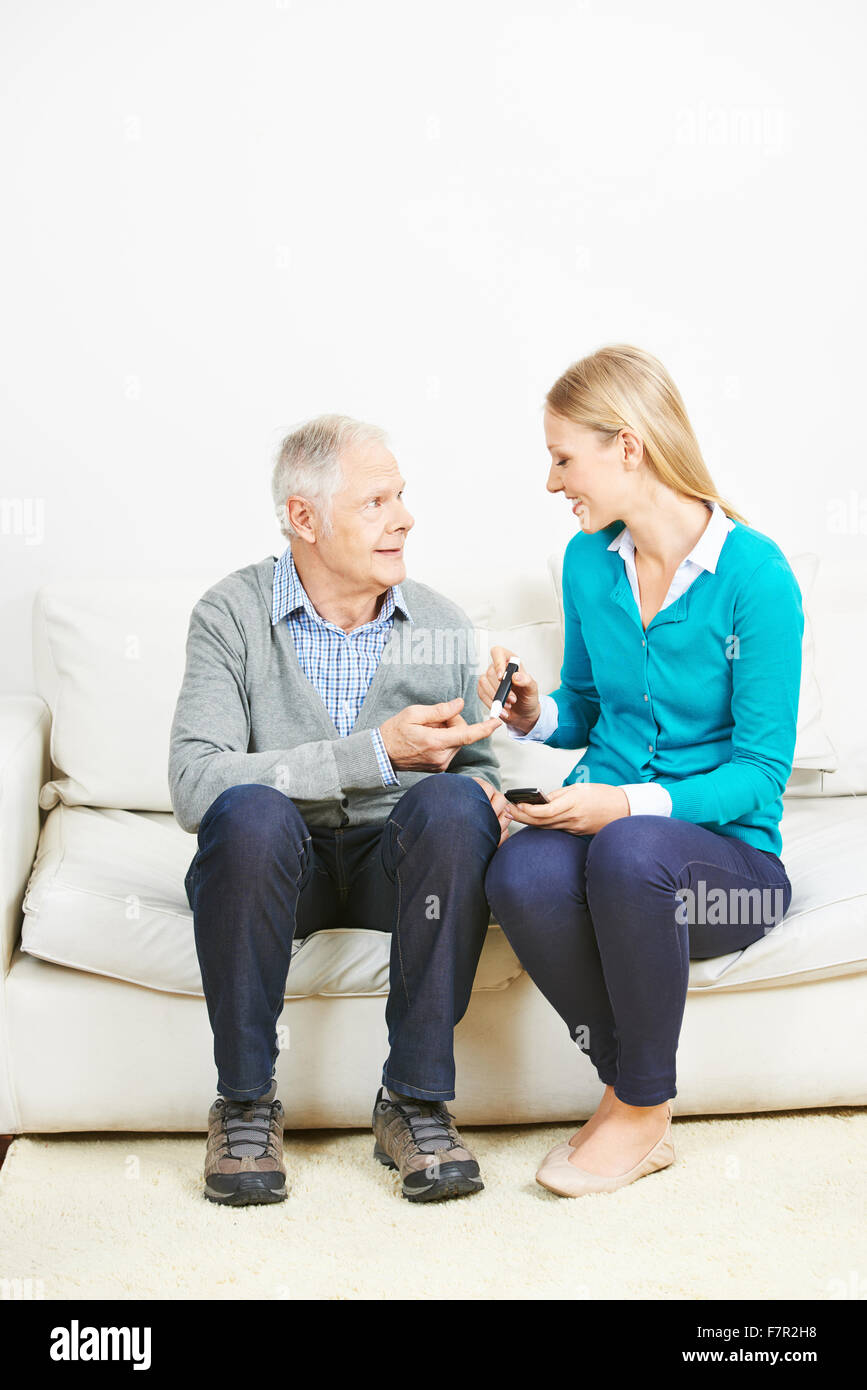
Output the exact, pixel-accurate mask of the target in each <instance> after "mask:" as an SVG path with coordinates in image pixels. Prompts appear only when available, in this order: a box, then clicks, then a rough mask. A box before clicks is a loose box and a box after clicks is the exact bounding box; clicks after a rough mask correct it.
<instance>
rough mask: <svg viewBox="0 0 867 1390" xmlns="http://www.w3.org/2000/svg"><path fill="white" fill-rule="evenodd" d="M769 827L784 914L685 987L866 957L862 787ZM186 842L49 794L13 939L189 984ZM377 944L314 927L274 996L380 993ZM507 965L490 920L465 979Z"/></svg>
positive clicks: (189, 990)
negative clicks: (786, 901) (787, 888)
mask: <svg viewBox="0 0 867 1390" xmlns="http://www.w3.org/2000/svg"><path fill="white" fill-rule="evenodd" d="M521 654H523V653H521ZM781 829H782V836H783V854H782V858H783V862H784V863H785V865H786V868H787V870H788V873H789V877H790V878H791V881H792V888H793V897H792V903H791V905H790V908H789V912H788V914H787V916H786V918H785V919H784V921H783V922H781V923H780V925H779V926H777V927H775V928H774V929H773V931H771V932H769V933H768V935H767V936H766V937H763V938H762V939H761V940H760V941H757V942H755V943H754V944H753V945H752V946H749V947H747V949H746V950H744V951H737V952H733V953H730V954H728V955H725V956H718V957H715V958H713V959H710V960H697V961H693V962H692V963H691V966H690V988H691V989H694V990H728V989H734V990H737V989H750V988H758V987H761V986H769V985H770V986H773V985H785V984H788V983H790V982H793V981H803V980H810V979H820V978H822V977H824V976H829V975H846V974H854V973H859V972H862V971H864V970H865V969H867V856H865V855H864V853H863V846H864V843H865V838H867V798H865V797H838V798H810V799H802V800H799V801H793V802H791V803H788V804H787V806H786V811H785V814H784V816H783V821H782V827H781ZM514 833H518V834H524V833H525V832H524V831H523V830H520V831H516V832H514ZM195 849H196V840H195V837H194V836H192V835H188V834H186V832H185V831H183V830H181V829H180V827H179V826H178V824H177V822H176V821H175V820H174V817H173V816H171V815H166V814H161V813H157V812H130V811H115V810H94V809H90V808H88V807H67V806H63V805H59V806H57V807H56V808H55V809H54V810H53V811H52V812H51V813H50V815H49V816H48V817H47V819H46V822H45V825H44V827H43V830H42V835H41V838H40V843H39V850H38V853H37V858H36V862H35V865H34V868H33V873H32V875H31V878H30V883H29V885H28V888H27V893H26V896H25V900H24V910H25V918H24V928H23V932H22V943H21V944H22V949H23V950H25V951H27V952H29V953H30V954H32V955H34V956H39V957H42V958H44V959H45V960H50V961H54V962H56V963H57V964H60V965H66V966H71V967H72V968H73V969H77V970H85V971H88V972H92V973H95V974H101V975H110V976H114V977H115V978H117V979H121V980H128V981H131V982H132V983H134V984H140V985H144V986H146V987H148V988H151V989H158V990H165V991H168V992H170V993H177V994H199V995H200V994H201V993H202V985H201V977H200V974H199V966H198V960H197V957H196V950H195V941H194V936H193V922H192V913H191V912H190V910H189V907H188V904H187V900H186V894H185V892H184V887H183V881H184V875H185V874H186V871H187V868H188V866H189V863H190V860H191V859H192V856H193V854H194V853H195ZM389 947H390V937H389V935H388V933H386V932H376V931H355V930H351V929H349V930H342V931H341V930H336V931H324V932H317V933H316V934H314V935H313V936H311V937H308V938H307V939H306V941H304V942H302V943H300V944H299V945H298V947H297V948H296V952H295V955H294V957H293V962H292V968H291V970H290V972H289V976H288V980H287V987H286V996H287V998H293V997H300V996H306V995H314V994H352V995H357V994H368V995H369V994H385V993H386V992H387V990H388V959H389ZM520 974H521V967H520V965H519V963H518V961H517V959H516V958H515V956H514V954H513V952H512V950H511V948H510V946H509V944H508V942H507V941H506V939H505V936H504V934H503V933H502V932H501V931H500V930H499V929H497V928H496V927H492V928H491V929H490V930H489V932H488V937H487V941H486V944H485V948H484V950H483V952H482V959H481V963H480V966H479V972H478V975H477V977H476V985H475V988H476V989H482V990H492V989H493V990H499V989H505V988H506V987H507V986H508V985H509V984H511V982H512V981H513V980H515V979H517V977H518V976H519V975H520Z"/></svg>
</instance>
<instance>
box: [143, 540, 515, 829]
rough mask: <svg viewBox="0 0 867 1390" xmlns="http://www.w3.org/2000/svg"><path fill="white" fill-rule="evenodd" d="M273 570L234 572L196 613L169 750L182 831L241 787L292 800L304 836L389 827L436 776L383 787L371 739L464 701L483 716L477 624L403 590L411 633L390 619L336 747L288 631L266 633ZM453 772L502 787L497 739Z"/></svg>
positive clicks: (465, 712)
mask: <svg viewBox="0 0 867 1390" xmlns="http://www.w3.org/2000/svg"><path fill="white" fill-rule="evenodd" d="M274 564H275V560H274V556H273V555H269V556H267V557H266V558H265V559H264V560H260V561H259V563H258V564H255V565H247V566H246V567H245V568H244V569H240V570H235V571H234V573H232V574H229V575H227V576H226V578H225V579H221V580H220V582H219V583H218V584H215V585H214V586H213V587H212V588H210V589H208V591H207V593H205V594H203V596H202V597H201V598H200V599H199V601H198V603H197V604H196V605H195V607H194V608H193V612H192V615H191V617H190V627H189V634H188V636H187V657H186V669H185V671H184V678H183V682H182V684H181V690H180V694H179V696H178V701H177V705H176V708H175V715H174V719H173V721H172V730H171V738H170V748H169V789H170V792H171V798H172V807H173V809H174V813H175V816H176V817H177V819H178V821H179V823H180V824H181V826H182V827H183V829H184V830H188V831H193V832H194V831H196V830H198V828H199V823H200V821H201V819H202V817H203V816H204V814H205V811H206V810H207V809H208V807H209V806H210V805H211V802H212V801H214V800H215V799H216V798H217V797H218V796H219V795H220V793H221V792H223V791H225V790H226V788H227V787H232V786H235V785H237V784H239V783H246V782H261V783H264V784H266V785H268V786H273V787H277V788H278V789H279V790H280V791H283V792H285V793H286V795H287V796H290V797H291V798H292V800H293V801H294V802H295V804H296V806H297V807H298V810H299V811H300V812H301V815H302V816H303V817H304V820H305V821H306V822H307V824H308V825H317V826H347V825H363V824H365V823H371V822H379V821H385V820H386V819H387V817H388V815H389V813H390V811H391V810H392V808H393V807H394V806H395V805H396V803H397V802H398V801H399V800H400V798H401V796H402V795H403V793H404V792H405V791H407V790H408V788H409V787H411V786H414V785H415V783H416V782H418V781H420V780H421V779H422V778H423V777H429V776H430V775H431V774H430V773H427V772H415V771H407V770H406V769H400V768H396V769H395V773H396V775H397V777H398V778H399V779H400V786H399V787H385V786H383V783H382V777H381V775H380V771H379V765H378V763H377V761H376V752H375V749H374V746H373V739H372V738H371V737H370V730H371V729H373V728H376V727H378V726H379V725H380V724H382V723H383V721H384V720H386V719H389V718H390V717H391V716H392V715H393V714H397V713H398V712H399V711H400V710H402V709H403V708H404V707H405V706H406V705H413V704H424V705H431V704H435V703H437V702H438V701H440V700H453V699H455V698H456V697H457V696H458V695H461V696H463V699H464V707H463V709H462V710H461V715H462V717H463V718H464V719H466V721H467V723H468V724H475V723H476V722H478V721H480V720H482V719H483V718H484V717H485V716H486V714H487V710H485V709H484V708H483V706H482V704H481V701H480V700H479V697H478V695H477V693H476V680H477V675H478V671H477V667H476V663H475V660H474V656H475V644H474V639H473V628H472V624H471V623H470V621H469V619H468V618H467V616H466V614H465V613H463V612H462V610H461V609H460V608H459V607H458V606H457V604H455V603H452V602H451V600H450V599H447V598H444V597H443V596H442V595H441V594H438V593H436V592H435V590H433V589H429V588H428V587H427V585H425V584H418V583H416V582H415V581H414V580H411V579H407V580H404V581H403V582H402V583H401V590H402V592H403V594H404V596H405V598H406V601H407V605H408V607H409V611H410V613H411V615H412V623H411V624H410V623H409V622H408V620H407V619H406V618H405V616H404V615H403V614H402V613H400V612H399V611H395V615H394V627H393V629H392V633H391V636H390V638H389V640H388V643H387V644H386V647H385V650H384V652H383V655H382V658H381V660H380V663H379V665H378V667H377V669H376V671H375V673H374V676H373V680H372V681H371V683H370V689H369V690H368V692H367V695H366V697H365V700H364V704H363V705H362V707H361V710H360V712H359V715H358V719H357V721H356V723H355V727H354V728H353V731H352V733H351V734H349V735H348V737H346V738H341V737H340V735H339V734H338V732H337V729H336V728H335V727H334V724H333V723H332V721H331V718H330V716H329V714H328V711H327V709H326V708H325V705H324V704H323V702H322V700H321V698H320V696H319V694H318V692H317V691H316V690H315V689H314V688H313V686H312V685H311V684H310V682H309V681H308V680H307V678H306V676H305V675H304V673H303V672H302V670H301V667H300V666H299V664H298V657H297V655H296V652H295V644H294V642H293V640H292V634H291V632H290V630H289V627H288V624H287V623H286V622H285V620H282V621H281V622H279V623H277V624H272V622H271V607H272V597H273V587H274ZM448 770H449V772H456V773H464V774H466V775H469V776H472V777H485V778H487V780H488V781H489V782H492V783H493V785H494V786H495V787H499V785H500V779H499V771H498V766H497V760H496V755H495V754H494V752H493V750H492V748H491V740H490V738H486V739H482V740H481V741H480V742H478V743H474V744H470V745H468V746H467V747H466V748H460V749H458V752H457V753H456V754H455V757H454V758H453V760H452V762H451V763H450V765H449V769H448Z"/></svg>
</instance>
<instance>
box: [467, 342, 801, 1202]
mask: <svg viewBox="0 0 867 1390" xmlns="http://www.w3.org/2000/svg"><path fill="white" fill-rule="evenodd" d="M545 440H546V444H547V446H548V449H549V451H550V454H551V466H550V472H549V475H548V484H547V486H548V491H549V492H553V493H562V494H563V496H564V498H565V500H566V502H567V504H568V505H569V506H571V508H572V510H573V512H574V513H575V515H576V516H577V517H578V519H579V522H580V525H581V530H580V532H579V533H578V534H577V535H576V536H574V537H573V539H572V541H571V542H570V543H569V545H568V547H567V550H566V555H565V560H564V565H563V606H564V613H565V627H566V632H565V651H564V659H563V668H562V673H561V684H560V687H559V689H558V690H555V691H554V692H553V694H552V695H544V696H543V695H540V693H539V689H538V686H537V684H536V681H535V680H534V679H533V677H532V673H530V672H527V671H524V670H521V671H519V673H518V674H517V675H516V676H515V678H514V683H513V687H512V694H511V695H510V696H509V698H508V700H507V701H506V707H505V709H504V711H503V714H502V716H501V717H502V719H503V720H504V722H505V723H506V726H507V728H508V730H509V732H510V734H511V735H512V736H513V737H523V738H530V739H538V740H541V741H543V742H545V743H547V744H549V745H550V746H552V747H555V748H575V749H579V748H586V751H585V752H584V753H583V755H582V756H581V758H580V759H579V760H578V763H577V764H576V766H575V768H574V769H573V771H572V772H571V773H570V775H569V777H568V778H567V779H566V782H565V784H564V785H563V786H562V787H559V788H557V789H555V790H554V791H551V792H549V793H548V802H547V804H541V805H529V804H526V803H525V804H521V805H519V806H515V807H513V815H514V818H515V820H517V821H519V822H521V824H522V825H524V826H526V827H527V828H526V829H523V830H521V831H519V832H518V833H517V834H512V835H511V836H510V837H509V838H508V839H507V840H506V841H505V842H504V843H503V845H502V847H501V848H500V849H499V850H498V851H497V852H496V854H495V855H494V857H493V859H492V861H491V863H490V866H489V868H488V873H487V879H486V890H487V894H488V899H489V902H490V904H491V908H492V911H493V913H494V915H495V918H496V920H497V921H498V922H499V923H500V925H501V927H502V929H503V931H504V932H505V933H506V936H507V937H508V939H509V941H510V942H511V944H512V947H513V948H514V950H515V953H516V954H517V956H518V958H519V959H520V961H521V962H522V964H523V965H524V967H525V969H526V970H527V971H528V973H529V974H530V976H531V977H532V978H533V980H534V981H535V982H536V984H537V985H538V987H539V989H540V990H541V991H542V993H543V994H544V995H545V996H546V998H547V999H548V1000H549V1002H550V1003H551V1004H552V1005H553V1007H554V1008H555V1009H556V1010H557V1012H558V1013H559V1014H560V1017H561V1018H562V1019H563V1020H564V1022H565V1023H566V1025H567V1027H568V1028H569V1031H570V1033H571V1035H572V1036H573V1038H574V1039H575V1041H576V1043H577V1044H578V1046H579V1047H580V1048H581V1050H582V1051H583V1052H585V1053H587V1054H588V1055H589V1057H590V1059H591V1060H592V1062H593V1064H594V1066H595V1067H596V1070H597V1072H598V1075H599V1078H600V1080H601V1081H602V1083H603V1085H604V1087H605V1090H604V1094H603V1097H602V1100H601V1101H600V1104H599V1107H598V1109H597V1110H596V1113H595V1114H594V1115H593V1116H592V1118H591V1119H590V1120H588V1121H587V1123H586V1124H584V1125H583V1126H582V1128H581V1129H579V1130H578V1132H577V1133H576V1134H574V1135H573V1136H572V1138H571V1139H570V1140H569V1141H568V1142H567V1143H562V1144H558V1145H557V1146H556V1147H555V1148H554V1149H552V1150H551V1152H550V1153H549V1154H548V1155H547V1157H546V1158H545V1159H544V1161H543V1163H542V1166H541V1168H540V1169H539V1172H538V1173H537V1175H536V1176H537V1180H538V1181H539V1182H540V1183H541V1184H542V1185H543V1186H545V1187H547V1188H549V1189H550V1190H551V1191H553V1192H556V1193H559V1194H561V1195H563V1196H580V1195H582V1194H584V1193H587V1192H601V1191H606V1192H607V1191H612V1190H614V1189H615V1188H619V1187H623V1186H624V1185H626V1184H627V1183H631V1182H634V1181H635V1180H636V1179H637V1178H640V1177H643V1176H645V1175H646V1174H648V1173H652V1172H654V1171H656V1170H658V1169H661V1168H665V1167H667V1166H668V1165H669V1164H670V1163H672V1162H673V1161H674V1149H673V1145H672V1137H671V1106H670V1101H671V1099H672V1098H673V1097H674V1096H675V1095H676V1094H677V1090H676V1084H675V1083H676V1076H675V1055H676V1052H677V1043H678V1035H679V1032H680V1026H681V1021H682V1017H683V1009H684V1004H685V1000H686V989H687V979H688V972H689V960H690V957H691V956H692V957H708V956H721V955H725V954H727V953H728V952H730V951H738V950H741V949H742V948H743V947H745V946H748V945H749V944H750V943H751V942H753V941H756V940H758V939H759V938H760V937H762V936H763V935H764V934H765V933H766V932H768V931H770V930H772V929H773V927H774V926H775V925H776V924H777V923H778V922H779V921H780V920H781V919H782V917H783V916H784V915H785V913H786V912H787V911H788V908H789V904H790V901H791V884H790V883H789V879H788V875H787V874H786V870H785V868H784V866H783V863H782V861H781V860H780V858H779V852H780V850H781V848H782V841H781V838H780V830H779V822H780V818H781V815H782V800H781V797H782V793H783V789H784V787H785V785H786V781H787V779H788V777H789V774H790V771H791V767H792V758H793V755H794V748H795V727H796V719H797V712H798V695H799V689H800V676H801V640H802V636H803V630H804V619H803V612H802V607H801V595H800V590H799V588H798V584H797V581H796V580H795V577H794V575H793V574H792V571H791V568H790V566H789V564H788V562H787V561H786V558H785V556H784V555H783V553H782V551H781V550H780V548H779V546H777V545H776V544H775V542H774V541H773V540H771V539H770V538H769V537H768V536H765V535H763V534H762V533H761V532H759V531H756V530H753V529H752V528H751V527H750V526H749V525H748V524H747V522H746V521H745V519H744V518H743V517H742V516H741V515H740V513H739V512H736V511H735V510H734V508H733V507H731V506H729V505H728V504H727V503H726V502H725V501H724V500H723V499H722V498H721V497H720V496H719V494H718V492H717V490H716V488H715V487H714V483H713V480H712V478H711V476H710V474H709V472H708V470H707V467H706V465H705V463H704V460H703V458H702V456H701V452H700V449H699V445H698V442H697V440H696V437H695V434H694V433H693V430H692V426H691V425H690V422H689V418H688V416H687V413H686V409H685V407H684V404H683V401H682V399H681V397H680V394H679V393H678V390H677V388H676V386H675V385H674V382H673V381H672V380H671V377H670V376H669V374H668V372H667V371H666V370H665V368H664V367H663V366H662V364H661V363H660V362H658V361H657V360H656V359H655V358H654V357H652V356H650V354H649V353H647V352H643V351H641V350H639V349H638V348H634V347H628V346H614V347H607V348H603V349H601V350H600V351H599V352H596V353H594V354H593V355H592V356H590V357H586V358H584V359H583V360H582V361H580V362H576V363H575V364H574V365H573V366H571V367H570V368H569V369H568V371H566V372H564V374H563V375H562V376H561V377H560V379H559V380H558V381H556V382H555V383H554V385H553V386H552V387H551V390H550V391H549V392H548V395H547V397H546V410H545ZM509 655H510V653H509V652H508V651H507V650H505V649H503V648H495V649H494V650H493V651H492V653H491V665H490V667H489V668H488V670H487V671H486V672H485V674H484V675H483V676H482V677H481V679H480V680H479V687H478V688H479V695H480V697H481V699H482V701H483V702H484V703H485V704H487V705H488V706H490V705H491V703H492V700H493V698H494V694H495V691H496V687H497V684H498V682H499V679H500V677H501V675H502V673H503V669H504V667H505V664H506V659H507V657H508V656H509ZM756 890H758V891H756ZM719 1042H720V1051H721V1052H722V1051H723V1050H724V1048H725V1046H726V1039H725V1038H720V1040H719Z"/></svg>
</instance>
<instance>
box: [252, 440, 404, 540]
mask: <svg viewBox="0 0 867 1390" xmlns="http://www.w3.org/2000/svg"><path fill="white" fill-rule="evenodd" d="M385 442H386V434H385V431H384V430H381V429H380V428H379V426H378V425H366V424H364V422H363V421H361V420H352V419H350V417H349V416H348V415H319V416H317V418H316V419H315V420H308V421H307V422H306V423H305V424H303V425H299V426H298V427H297V429H294V430H293V431H292V433H291V434H287V436H286V438H285V439H284V440H283V443H282V444H281V445H280V452H279V453H278V455H277V461H276V463H275V464H274V472H273V474H272V476H271V495H272V497H273V499H274V509H275V511H276V514H277V521H278V523H279V525H280V530H281V531H282V533H283V535H284V536H285V537H286V539H287V540H291V538H292V537H293V536H294V535H296V534H297V533H296V532H295V531H294V530H293V528H292V526H291V524H290V522H289V520H288V518H287V516H286V503H287V501H288V499H289V498H290V497H296V496H297V497H305V498H306V499H307V501H308V502H310V503H311V505H312V506H313V508H314V509H315V511H316V514H317V516H318V517H319V518H320V519H321V521H322V526H323V534H324V535H326V536H327V535H330V534H331V528H332V522H331V504H332V501H333V499H334V494H335V493H336V492H339V491H340V487H341V484H342V482H343V471H342V469H341V466H340V459H341V455H342V454H343V453H344V452H345V451H346V450H347V449H351V448H354V447H358V446H359V445H362V446H363V445H365V444H384V443H385Z"/></svg>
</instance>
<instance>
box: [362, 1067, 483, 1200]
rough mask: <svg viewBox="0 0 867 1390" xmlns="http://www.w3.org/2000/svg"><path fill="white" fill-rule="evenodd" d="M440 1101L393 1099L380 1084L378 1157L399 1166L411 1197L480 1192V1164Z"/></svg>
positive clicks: (376, 1110) (376, 1117) (436, 1197)
mask: <svg viewBox="0 0 867 1390" xmlns="http://www.w3.org/2000/svg"><path fill="white" fill-rule="evenodd" d="M454 1118H455V1117H454V1115H452V1114H451V1113H450V1112H449V1111H448V1110H447V1109H446V1107H445V1106H444V1105H443V1103H442V1102H441V1101H440V1102H438V1103H436V1104H434V1103H433V1102H431V1101H425V1100H416V1099H415V1098H414V1097H413V1096H406V1097H404V1098H403V1099H402V1100H400V1101H394V1100H391V1099H390V1097H389V1096H388V1094H387V1092H386V1091H385V1087H383V1086H381V1087H380V1088H379V1094H378V1095H377V1097H376V1103H375V1104H374V1107H373V1134H374V1138H375V1139H376V1144H375V1146H374V1150H373V1156H374V1158H376V1159H378V1160H379V1162H380V1163H384V1164H386V1165H387V1167H389V1168H396V1169H397V1171H398V1172H399V1173H400V1176H401V1180H402V1183H403V1188H402V1190H403V1195H404V1197H406V1198H407V1199H408V1200H409V1201H410V1202H441V1201H443V1200H444V1199H445V1198H447V1197H464V1196H467V1195H468V1194H469V1193H470V1192H481V1191H482V1189H483V1188H484V1186H485V1184H484V1183H483V1182H482V1179H481V1177H480V1176H479V1165H478V1163H477V1162H476V1160H475V1159H474V1158H473V1155H472V1154H471V1153H470V1151H469V1149H468V1148H466V1147H465V1145H464V1142H463V1140H462V1139H461V1136H460V1135H459V1134H458V1131H457V1130H456V1129H455V1127H454V1124H453V1123H452V1122H453V1120H454Z"/></svg>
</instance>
